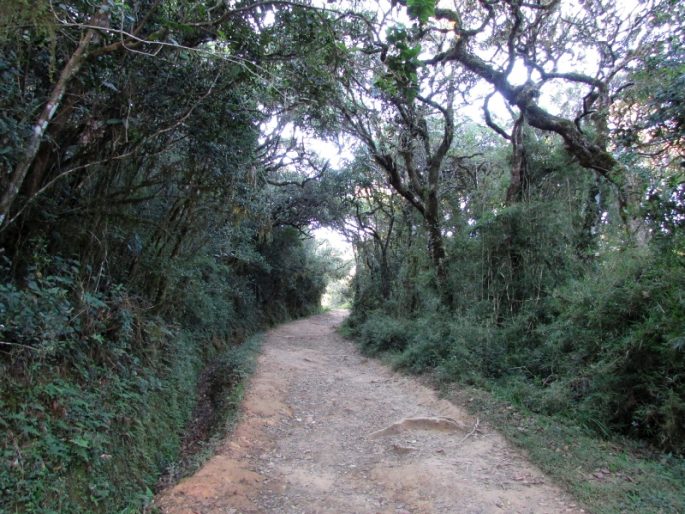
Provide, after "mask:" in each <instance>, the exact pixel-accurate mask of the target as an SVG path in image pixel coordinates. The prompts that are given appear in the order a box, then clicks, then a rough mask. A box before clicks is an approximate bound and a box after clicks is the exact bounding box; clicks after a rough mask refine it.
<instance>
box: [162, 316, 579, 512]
mask: <svg viewBox="0 0 685 514" xmlns="http://www.w3.org/2000/svg"><path fill="white" fill-rule="evenodd" d="M344 315H345V312H343V311H336V312H332V313H327V314H323V315H319V316H314V317H311V318H308V319H304V320H300V321H296V322H293V323H288V324H285V325H281V326H280V327H278V328H276V329H274V330H272V331H270V332H269V333H268V334H267V337H266V338H265V341H264V347H263V352H262V355H261V356H260V358H259V363H258V368H257V371H256V373H255V375H254V377H253V378H252V380H251V383H250V386H249V388H248V391H247V392H246V395H245V401H244V404H243V406H242V417H241V421H240V422H239V424H238V426H237V427H236V429H235V431H234V432H233V434H232V435H231V436H230V437H229V438H228V439H227V440H226V441H225V442H224V444H223V446H222V447H221V448H220V450H219V452H218V453H217V455H215V456H214V457H213V458H212V459H210V460H209V461H208V462H207V463H206V464H205V465H204V466H203V467H202V469H200V470H199V471H198V472H197V473H196V474H195V475H193V476H191V477H188V478H186V479H184V480H182V481H181V482H180V483H178V484H177V485H176V486H174V487H172V488H170V489H168V490H166V491H164V492H162V493H161V494H160V495H159V496H158V497H157V499H156V505H157V506H158V507H159V508H160V510H161V511H162V512H164V513H174V514H179V513H183V514H191V513H201V514H209V513H261V512H263V513H299V514H301V513H307V514H315V513H388V514H390V513H393V514H398V513H490V512H492V513H502V512H510V513H556V512H583V511H582V509H579V508H578V507H576V505H575V504H574V503H573V502H572V501H571V500H570V499H569V498H568V497H567V496H566V495H565V494H564V493H562V492H561V491H560V490H559V489H558V488H557V487H555V486H553V485H551V484H549V481H548V479H547V478H546V477H545V476H543V475H542V474H541V472H540V471H539V470H537V469H536V468H535V467H534V466H532V465H531V464H530V463H528V462H527V461H526V460H525V459H524V458H523V457H522V456H521V455H519V454H518V453H517V452H516V451H514V450H513V449H512V448H511V447H510V446H509V445H508V444H507V443H506V442H505V441H504V439H503V438H502V437H501V436H500V435H499V434H497V433H496V432H494V431H493V430H491V429H490V428H489V427H487V426H485V425H484V424H483V423H479V422H478V420H477V419H475V418H473V417H471V416H470V415H468V414H467V413H466V412H465V411H464V410H463V409H461V408H460V407H457V406H455V405H454V404H452V403H450V402H448V401H446V400H440V399H438V398H437V397H436V395H435V393H434V392H433V391H432V390H431V389H429V388H427V387H425V386H423V385H421V384H420V383H419V382H418V381H416V380H415V379H413V378H411V377H406V376H403V375H400V374H398V373H395V372H393V371H391V370H389V369H388V368H387V367H385V366H383V365H381V364H380V363H378V362H376V361H373V360H368V359H365V358H364V357H363V356H361V355H360V354H359V353H358V352H357V351H356V349H355V347H354V345H353V344H352V343H351V342H349V341H347V340H345V339H344V338H342V337H341V336H340V335H338V334H337V333H336V332H335V328H336V327H337V325H338V324H339V323H340V322H341V321H342V320H343V318H344Z"/></svg>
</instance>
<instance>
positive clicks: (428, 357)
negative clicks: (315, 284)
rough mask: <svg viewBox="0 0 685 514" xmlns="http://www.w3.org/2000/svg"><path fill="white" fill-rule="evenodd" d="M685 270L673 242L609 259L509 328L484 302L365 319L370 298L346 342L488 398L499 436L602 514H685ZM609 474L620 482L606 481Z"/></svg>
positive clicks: (485, 405) (510, 316)
mask: <svg viewBox="0 0 685 514" xmlns="http://www.w3.org/2000/svg"><path fill="white" fill-rule="evenodd" d="M676 243H677V241H676ZM682 259H683V253H682V248H681V247H680V246H678V244H672V241H671V242H670V243H669V244H668V245H664V246H663V247H660V246H659V245H658V241H657V242H655V243H654V244H653V245H652V247H651V248H638V249H632V250H631V249H627V250H623V251H622V252H616V253H614V254H612V253H611V252H609V253H608V254H607V255H606V256H605V257H604V258H603V260H602V262H601V263H599V264H598V265H597V266H596V267H595V268H594V269H589V270H588V271H587V272H586V273H585V274H584V275H582V276H581V277H580V278H571V279H567V280H564V281H562V282H561V283H559V284H558V285H556V286H555V287H553V288H550V289H549V291H548V292H547V293H546V294H545V295H540V296H539V297H535V298H534V299H533V300H531V301H527V302H522V303H520V304H516V305H515V307H516V308H515V309H514V308H512V309H511V311H510V312H508V313H507V314H506V315H503V314H502V313H500V314H498V315H497V316H496V317H493V316H492V315H490V314H485V315H484V314H483V313H484V312H487V310H486V309H484V308H483V306H482V305H481V304H480V303H479V302H478V301H474V302H473V303H472V304H470V305H469V304H462V305H460V306H458V307H457V308H453V310H450V309H448V308H445V307H441V308H438V309H435V308H428V307H425V308H424V307H419V308H417V309H415V310H414V312H411V313H409V314H404V315H402V313H401V312H399V311H398V310H397V307H396V306H394V305H393V302H392V301H389V302H387V303H385V304H384V305H383V307H382V308H376V309H365V308H364V306H363V305H361V304H360V303H359V302H360V298H363V297H361V296H360V297H358V298H357V302H358V303H357V304H356V305H355V309H354V310H353V313H352V315H351V317H350V318H349V320H348V326H347V329H346V330H347V331H348V333H349V334H350V335H351V336H352V337H354V338H355V339H356V340H357V342H358V344H359V346H360V348H361V350H362V351H363V352H364V353H366V354H369V355H378V356H383V357H384V358H385V359H386V360H389V361H390V362H391V363H392V364H393V365H394V366H395V367H396V368H398V369H401V370H405V371H407V372H410V373H416V374H421V373H427V374H430V375H431V376H432V377H434V378H435V379H436V380H437V381H438V382H439V383H440V384H442V385H443V386H445V387H447V386H448V385H449V384H452V383H458V384H460V386H462V387H468V388H472V389H471V390H472V391H478V390H480V391H487V392H488V393H487V394H485V393H483V394H484V396H479V395H478V394H477V393H475V392H474V393H473V396H474V397H476V398H481V400H479V401H480V403H481V406H480V407H478V408H479V409H480V410H481V411H488V410H493V413H492V416H493V417H494V418H495V421H496V422H497V424H498V425H499V426H500V427H501V428H502V429H503V430H504V431H505V432H506V433H508V434H509V436H510V437H511V438H512V439H513V440H514V441H516V442H517V443H518V444H520V445H522V446H524V447H525V448H527V449H528V451H529V453H530V454H531V457H532V458H533V459H534V460H535V461H536V462H537V463H538V464H539V465H541V466H542V467H543V468H545V469H546V470H547V471H548V472H550V473H552V474H553V475H554V476H555V477H557V478H558V479H559V480H560V481H561V482H563V483H565V484H566V485H567V486H568V487H569V489H571V490H572V491H573V492H574V494H576V496H577V497H578V498H579V499H580V500H582V501H583V502H584V503H585V504H586V505H588V506H590V507H591V508H592V509H593V511H599V512H623V511H628V512H680V509H681V508H682V498H683V497H685V475H684V474H683V470H684V469H685V459H684V458H683V453H685V375H684V374H683V370H684V369H685V351H684V350H685V345H684V344H683V337H685V314H684V313H685V295H684V294H683V291H685V266H683V260H682ZM455 280H456V277H455ZM466 280H468V277H464V276H463V275H462V281H466ZM511 290H512V288H509V289H508V291H511ZM525 296H526V295H523V297H524V298H525ZM486 301H487V302H490V303H491V304H492V299H490V300H486ZM481 303H482V302H481ZM474 405H475V406H477V405H478V402H476V403H474ZM506 405H508V406H510V408H512V407H511V406H513V410H508V409H507V408H506V407H503V406H506ZM515 412H517V413H519V414H517V416H519V418H518V419H516V420H513V419H512V418H511V417H512V416H514V414H513V413H515ZM576 468H577V469H576ZM603 469H608V470H609V473H607V474H606V477H604V475H603V473H601V472H600V473H599V474H600V479H597V478H596V477H594V476H593V475H592V474H593V473H595V472H597V470H603ZM578 470H583V471H582V472H579V471H578Z"/></svg>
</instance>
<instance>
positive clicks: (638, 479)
mask: <svg viewBox="0 0 685 514" xmlns="http://www.w3.org/2000/svg"><path fill="white" fill-rule="evenodd" d="M442 392H443V394H444V395H445V397H446V398H448V399H450V400H452V401H454V402H455V403H458V404H460V405H463V406H465V407H466V408H467V409H468V410H469V411H470V412H471V413H472V414H474V415H477V416H479V417H480V418H481V419H483V420H485V421H487V422H489V423H490V424H491V425H492V426H494V427H495V428H496V429H498V430H499V431H500V432H501V433H502V434H504V435H505V436H506V438H507V439H508V440H509V441H511V442H512V443H513V444H514V445H515V446H517V447H519V448H521V449H523V450H524V451H525V452H526V453H527V455H528V456H529V458H530V460H531V461H532V462H533V463H534V464H536V465H537V466H538V467H539V468H540V469H542V470H543V471H544V472H545V473H546V474H547V475H549V476H550V477H551V478H552V479H553V480H554V481H555V482H556V483H557V484H559V485H561V486H562V487H564V488H565V489H566V490H567V491H568V492H569V493H570V494H571V495H572V496H573V497H574V498H575V499H576V500H577V501H578V502H579V503H580V504H582V505H583V506H584V507H585V508H586V509H588V510H589V511H591V512H594V513H597V514H619V513H640V514H642V513H682V512H685V460H684V459H683V458H681V457H676V456H673V455H668V454H661V453H658V452H656V451H654V450H652V449H650V448H647V447H644V446H640V445H638V443H636V442H634V441H631V440H624V439H616V438H615V439H607V440H604V439H600V438H598V437H597V435H596V433H593V432H590V430H588V429H587V428H583V427H581V426H578V425H575V424H573V423H572V422H570V420H568V419H566V418H557V417H552V416H545V415H540V414H535V413H532V412H530V411H528V410H527V409H525V408H524V407H521V406H514V405H513V404H512V403H511V402H510V401H508V399H507V396H508V394H509V391H507V390H506V389H504V388H501V387H497V386H494V387H493V388H492V390H491V391H485V390H484V389H480V388H475V387H471V386H465V385H455V384H451V385H449V386H445V387H443V390H442Z"/></svg>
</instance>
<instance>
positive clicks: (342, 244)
mask: <svg viewBox="0 0 685 514" xmlns="http://www.w3.org/2000/svg"><path fill="white" fill-rule="evenodd" d="M312 233H313V234H314V238H315V239H316V241H317V243H319V244H320V245H321V246H322V247H323V248H329V249H331V250H332V251H333V252H334V254H335V255H337V256H339V257H340V258H341V259H342V260H343V261H344V262H345V263H350V264H351V263H352V260H353V258H354V253H353V251H352V245H351V244H350V243H349V242H348V241H347V240H346V239H345V238H344V237H343V236H342V235H341V234H340V233H338V232H336V231H335V230H331V229H330V228H326V227H321V228H317V229H315V230H314V231H313V232H312ZM354 272H355V269H354V265H351V266H350V267H349V272H348V273H347V274H346V275H345V276H343V277H341V278H338V279H333V280H330V281H329V282H328V284H327V285H326V291H325V292H324V294H323V296H322V298H321V306H322V307H323V308H324V309H341V308H349V307H350V302H351V300H352V289H351V285H352V277H354Z"/></svg>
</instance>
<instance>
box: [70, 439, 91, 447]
mask: <svg viewBox="0 0 685 514" xmlns="http://www.w3.org/2000/svg"><path fill="white" fill-rule="evenodd" d="M71 442H72V443H74V444H75V445H76V446H78V447H80V448H90V441H88V439H84V438H83V437H74V438H73V439H71Z"/></svg>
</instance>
